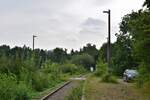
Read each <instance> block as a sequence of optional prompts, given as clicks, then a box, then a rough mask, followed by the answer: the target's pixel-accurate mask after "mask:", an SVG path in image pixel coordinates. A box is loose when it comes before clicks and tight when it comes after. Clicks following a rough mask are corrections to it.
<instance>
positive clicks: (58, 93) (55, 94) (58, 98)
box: [41, 77, 85, 100]
mask: <svg viewBox="0 0 150 100" xmlns="http://www.w3.org/2000/svg"><path fill="white" fill-rule="evenodd" d="M77 80H82V78H81V77H80V78H71V80H70V81H68V82H66V83H64V84H63V85H61V86H60V87H59V88H57V89H55V90H54V91H52V92H50V93H49V94H48V95H46V96H45V97H43V98H42V99H41V100H64V99H65V97H66V96H68V95H69V92H70V91H71V90H72V88H75V87H76V86H77V85H78V81H77ZM83 80H85V79H84V78H83Z"/></svg>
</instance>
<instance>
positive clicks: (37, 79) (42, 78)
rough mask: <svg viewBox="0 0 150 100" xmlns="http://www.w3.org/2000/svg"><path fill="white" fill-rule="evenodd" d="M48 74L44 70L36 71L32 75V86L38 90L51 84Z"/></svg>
mask: <svg viewBox="0 0 150 100" xmlns="http://www.w3.org/2000/svg"><path fill="white" fill-rule="evenodd" d="M49 79H50V78H49V77H48V75H46V74H44V73H42V72H34V73H33V76H32V87H33V89H34V90H36V91H42V90H44V89H45V88H47V87H48V86H49V84H50V81H49Z"/></svg>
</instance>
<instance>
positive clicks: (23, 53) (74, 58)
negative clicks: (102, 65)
mask: <svg viewBox="0 0 150 100" xmlns="http://www.w3.org/2000/svg"><path fill="white" fill-rule="evenodd" d="M97 54H98V50H97V49H96V46H95V45H91V44H87V45H86V46H84V47H83V49H80V51H74V50H72V51H71V53H67V49H62V48H55V49H54V50H49V51H47V50H42V49H35V50H34V51H33V50H31V48H28V47H26V46H24V47H14V48H10V47H9V46H7V45H2V46H0V99H2V100H30V99H32V98H33V97H35V96H37V95H39V93H41V92H43V91H45V90H47V89H49V88H53V87H55V86H56V85H57V84H60V83H62V82H64V81H66V80H67V79H68V78H69V77H71V76H74V75H81V74H84V73H87V72H88V71H89V69H90V68H89V67H90V66H95V62H96V59H97V58H96V57H97Z"/></svg>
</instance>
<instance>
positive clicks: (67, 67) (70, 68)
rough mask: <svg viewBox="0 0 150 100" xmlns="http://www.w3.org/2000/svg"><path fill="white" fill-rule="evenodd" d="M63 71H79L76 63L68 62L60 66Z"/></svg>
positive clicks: (72, 72)
mask: <svg viewBox="0 0 150 100" xmlns="http://www.w3.org/2000/svg"><path fill="white" fill-rule="evenodd" d="M60 70H61V71H62V73H70V74H71V75H72V74H74V73H75V72H76V71H77V66H76V65H75V64H71V63H67V64H63V65H61V66H60Z"/></svg>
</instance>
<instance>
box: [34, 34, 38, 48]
mask: <svg viewBox="0 0 150 100" xmlns="http://www.w3.org/2000/svg"><path fill="white" fill-rule="evenodd" d="M36 37H37V36H35V35H33V50H34V38H36Z"/></svg>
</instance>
